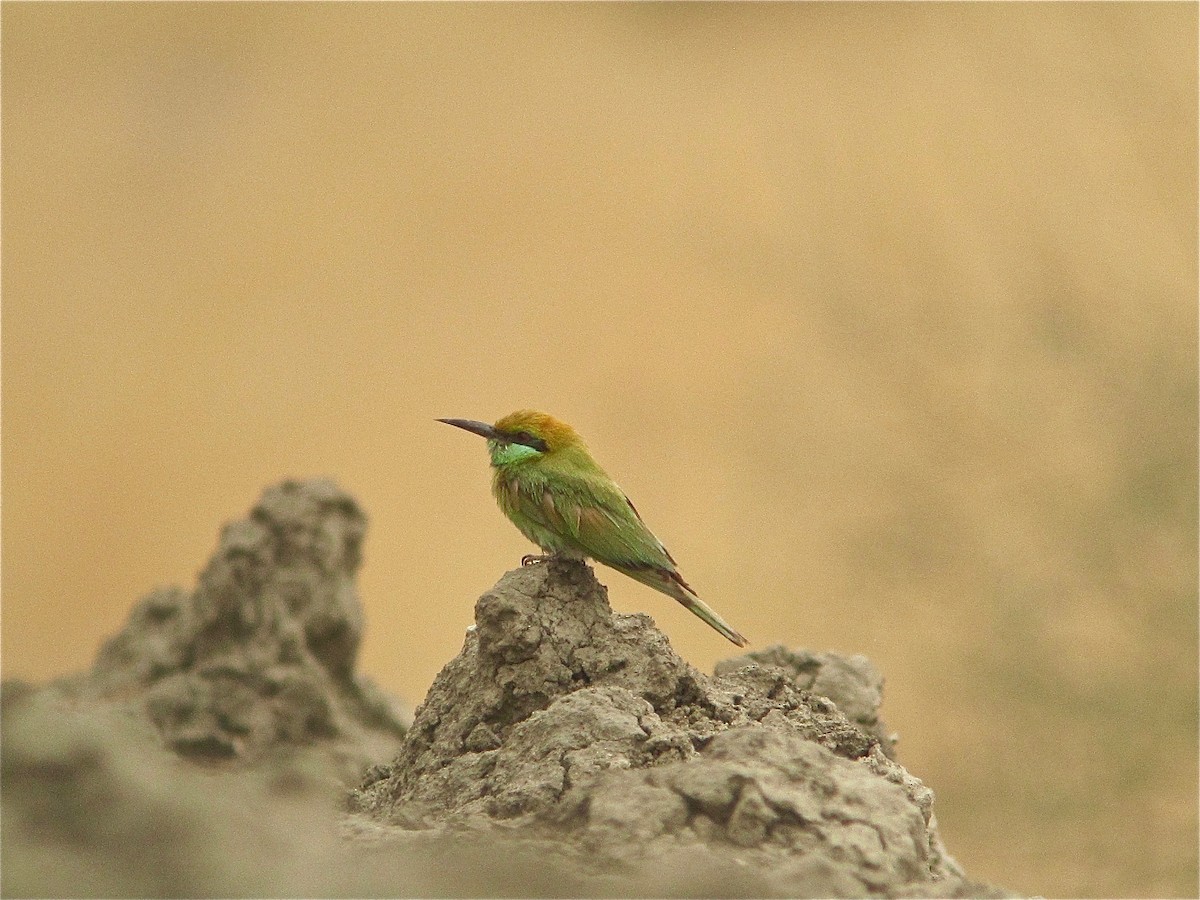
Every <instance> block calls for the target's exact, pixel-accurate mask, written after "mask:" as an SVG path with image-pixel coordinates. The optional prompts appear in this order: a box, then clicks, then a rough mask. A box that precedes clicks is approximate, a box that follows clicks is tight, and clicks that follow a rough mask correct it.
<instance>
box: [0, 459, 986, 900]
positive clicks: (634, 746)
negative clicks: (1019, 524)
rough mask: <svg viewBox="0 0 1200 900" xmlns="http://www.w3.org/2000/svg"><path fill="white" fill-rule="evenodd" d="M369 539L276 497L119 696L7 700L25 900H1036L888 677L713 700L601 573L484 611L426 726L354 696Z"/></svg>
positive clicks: (307, 492) (45, 692) (154, 598)
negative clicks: (917, 761) (986, 849)
mask: <svg viewBox="0 0 1200 900" xmlns="http://www.w3.org/2000/svg"><path fill="white" fill-rule="evenodd" d="M364 533H365V517H364V516H363V514H362V512H361V511H360V510H359V508H358V506H357V504H356V503H355V502H354V500H353V499H352V498H351V497H349V496H348V495H346V494H344V493H343V492H341V491H340V490H339V489H338V488H336V487H335V486H334V485H333V484H331V483H330V482H327V481H310V482H287V483H284V484H282V485H279V486H277V487H274V488H271V489H269V490H268V491H267V492H266V493H265V494H264V495H263V498H262V499H261V501H260V502H259V504H258V505H257V506H256V507H255V508H254V510H253V511H252V512H251V514H250V516H249V517H248V518H247V519H246V520H244V521H241V522H236V523H233V524H232V525H229V526H227V527H226V529H225V530H224V531H223V533H222V538H221V542H220V546H219V547H218V550H217V552H216V554H215V555H214V557H213V559H212V560H211V561H210V563H209V564H208V566H207V567H206V568H205V570H204V571H203V572H202V574H201V575H200V578H199V583H198V586H197V588H196V589H195V590H194V591H192V592H190V593H189V592H185V591H182V590H179V589H169V590H160V591H155V592H153V593H152V594H151V595H150V596H149V597H147V598H146V599H145V600H143V601H141V602H140V603H138V604H137V605H136V606H135V607H134V609H133V611H132V612H131V615H130V618H129V621H128V623H127V624H126V626H125V628H124V629H123V630H122V631H121V632H120V633H119V634H118V635H117V636H115V637H114V638H112V639H111V640H109V641H108V642H106V643H105V644H104V646H103V648H102V649H101V651H100V653H99V656H98V658H97V662H96V664H95V666H94V667H93V669H92V671H91V672H89V673H86V674H81V675H78V676H72V677H70V678H65V679H61V680H59V681H57V682H54V683H51V684H49V685H46V686H43V687H34V686H30V685H23V684H18V683H8V684H6V685H5V686H4V692H3V701H4V702H3V734H4V754H3V760H2V761H3V793H2V795H0V800H2V802H3V816H2V817H0V824H2V827H3V835H2V840H0V852H2V853H3V866H2V867H0V872H2V878H3V893H4V894H5V895H6V896H56V895H74V896H148V895H154V896H194V895H199V894H220V895H229V896H256V895H279V896H328V895H360V896H361V895H380V894H388V895H396V896H455V895H473V896H600V895H603V896H613V895H617V896H620V895H639V896H646V895H656V896H713V895H722V896H873V895H879V896H947V897H950V896H1007V894H1005V893H1004V892H1003V891H999V890H998V889H995V888H990V887H988V886H986V885H980V884H977V883H972V882H970V881H968V880H966V879H965V878H964V877H963V875H962V873H961V871H960V870H959V869H958V867H957V866H956V864H955V863H954V862H953V860H952V859H951V858H950V857H949V856H948V855H947V853H946V852H945V850H944V848H943V847H942V843H941V840H940V838H939V836H938V831H937V824H936V820H935V818H934V816H933V794H932V792H931V791H929V789H928V788H926V787H925V786H924V785H922V784H921V782H920V781H919V780H917V779H916V778H914V777H913V776H911V775H910V774H908V773H907V772H906V771H905V770H904V769H903V768H902V767H901V766H900V765H899V764H898V763H897V762H896V761H895V759H894V747H893V746H892V743H891V740H890V739H889V737H888V736H887V732H886V728H885V726H884V725H883V723H882V722H881V721H880V719H879V704H880V700H881V690H882V678H881V677H880V675H879V673H878V672H877V671H876V670H875V668H874V666H873V665H872V664H871V663H870V661H869V660H867V659H866V658H865V657H861V656H855V657H841V656H838V655H836V654H813V653H810V652H808V651H804V650H788V649H785V648H783V647H770V648H766V649H764V650H761V651H756V652H752V653H749V654H745V655H743V656H739V657H736V658H734V659H730V660H726V661H724V662H723V663H721V664H719V665H718V667H717V671H716V674H715V675H713V676H707V675H705V674H703V673H700V672H698V671H697V670H696V669H694V668H693V667H691V666H690V665H688V664H687V663H686V662H684V661H683V660H682V659H681V658H680V657H679V656H678V655H677V654H676V653H675V652H674V650H673V649H672V648H671V646H670V643H669V642H668V641H667V639H666V637H665V636H664V635H663V634H662V633H661V632H659V631H658V630H657V629H656V628H655V627H654V624H653V622H652V621H651V620H650V618H649V617H647V616H644V615H632V616H623V615H614V614H613V612H612V610H611V609H610V608H609V605H608V600H607V595H606V591H605V589H604V587H603V586H602V585H600V584H599V583H598V582H597V581H596V579H595V576H594V575H593V573H592V571H591V569H590V568H588V567H587V566H585V565H582V564H577V563H557V562H556V563H549V564H540V565H534V566H529V567H525V568H520V569H517V570H515V571H512V572H509V573H508V574H506V575H505V576H504V577H503V578H502V579H501V580H500V582H499V583H498V584H497V585H496V586H495V587H494V588H492V589H491V590H490V591H488V592H487V593H485V594H484V595H483V596H482V597H480V598H479V601H478V603H477V605H476V625H475V627H474V628H472V629H471V630H470V631H469V632H468V634H467V636H466V640H465V643H464V646H463V649H462V651H461V653H459V655H457V656H456V657H455V658H454V659H452V660H451V661H450V662H449V663H447V665H446V666H445V667H444V669H443V670H442V672H441V673H440V674H439V675H438V677H437V678H436V679H435V681H434V684H433V685H432V687H431V688H430V690H429V693H428V695H427V696H426V698H425V701H424V703H422V704H421V706H420V708H419V709H418V710H417V712H416V714H415V717H414V719H413V721H412V723H411V726H409V727H406V717H405V716H404V714H403V713H402V712H401V710H400V707H399V704H398V703H396V701H394V700H392V699H391V698H389V697H387V696H386V695H385V694H384V693H383V692H381V691H379V690H378V689H377V688H375V687H373V686H372V685H371V684H370V682H368V681H366V680H365V679H363V678H362V677H361V676H358V675H356V674H355V672H354V663H355V656H356V652H357V647H358V642H359V639H360V636H361V632H362V617H361V612H360V610H359V606H358V601H357V597H356V595H355V587H354V576H355V573H356V570H357V567H358V563H359V554H360V548H361V543H362V539H363V535H364ZM355 784H357V787H353V788H352V785H355ZM347 807H349V811H347Z"/></svg>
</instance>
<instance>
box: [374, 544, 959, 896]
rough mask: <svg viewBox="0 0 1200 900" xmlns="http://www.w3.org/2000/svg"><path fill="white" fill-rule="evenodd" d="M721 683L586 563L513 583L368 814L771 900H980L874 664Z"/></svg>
mask: <svg viewBox="0 0 1200 900" xmlns="http://www.w3.org/2000/svg"><path fill="white" fill-rule="evenodd" d="M719 672H720V674H718V675H717V676H715V677H711V678H710V677H706V676H705V675H703V674H701V673H700V672H698V671H696V670H695V669H694V668H692V667H691V666H690V665H688V664H687V663H686V662H684V661H683V660H682V659H680V658H679V656H678V655H677V654H676V653H675V652H674V651H673V650H672V649H671V646H670V644H669V643H668V642H667V640H666V638H665V637H664V636H663V635H662V633H661V632H659V631H658V630H657V629H656V628H655V627H654V625H653V623H652V622H651V620H650V619H649V618H648V617H647V616H643V615H634V616H620V615H614V614H613V613H612V610H611V609H610V608H609V605H608V601H607V597H606V593H605V589H604V588H603V587H602V586H601V585H600V584H599V583H598V582H597V581H596V580H595V577H594V576H593V574H592V571H591V569H590V568H588V567H587V566H585V565H583V564H581V563H572V562H553V563H550V564H540V565H534V566H529V567H526V568H523V569H519V570H517V571H514V572H510V573H508V574H507V575H506V576H505V577H504V578H503V579H502V580H501V581H500V583H499V584H497V585H496V587H495V588H493V589H492V590H491V591H489V592H487V593H486V594H484V595H483V596H482V597H481V598H480V599H479V602H478V604H477V605H476V627H475V628H474V629H473V630H472V631H471V632H470V633H469V634H468V636H467V639H466V643H465V646H464V647H463V650H462V652H461V653H460V654H459V655H458V657H456V658H455V659H454V660H453V661H451V662H450V663H449V664H448V665H447V666H446V667H445V668H444V669H443V670H442V672H441V673H440V674H439V675H438V677H437V679H436V680H435V682H434V684H433V687H432V688H431V689H430V691H429V695H428V696H427V698H426V700H425V703H424V704H423V705H422V706H421V707H420V708H419V709H418V710H417V713H416V716H415V720H414V722H413V725H412V728H411V729H410V731H409V733H408V735H407V736H406V738H405V740H404V744H403V746H402V748H401V751H400V754H399V756H398V757H397V759H396V760H395V761H394V763H393V764H392V765H390V766H387V767H381V768H379V769H376V770H373V771H372V772H371V773H370V774H369V776H368V778H367V779H366V780H365V781H364V783H363V785H362V786H361V787H360V788H359V789H358V791H356V792H355V795H354V802H355V806H356V808H357V809H358V810H359V811H360V812H361V813H362V814H363V815H365V816H367V817H369V818H370V819H372V820H374V821H377V822H382V823H388V824H391V825H395V826H399V827H402V828H406V829H410V830H415V831H420V830H435V831H436V830H439V829H442V830H444V829H446V828H455V829H468V830H472V829H481V828H482V829H487V828H496V827H501V828H504V829H506V830H508V831H509V833H513V834H522V835H526V836H528V837H530V838H531V839H536V838H541V839H545V838H550V837H553V838H554V839H556V840H559V841H563V842H565V845H566V846H567V847H568V848H569V849H571V850H573V851H575V852H577V853H578V855H579V858H580V859H582V860H586V861H587V862H586V864H587V865H588V866H589V867H593V868H594V869H596V870H597V871H603V870H606V869H608V868H611V867H612V866H614V865H615V866H617V867H618V868H619V867H621V866H622V865H627V866H630V867H631V868H632V869H637V868H638V867H640V866H644V864H645V863H646V861H647V860H653V859H655V858H656V856H659V855H661V854H664V853H666V854H678V853H680V852H683V851H689V850H690V851H696V850H702V851H703V852H704V854H705V855H708V856H710V857H714V856H715V857H718V858H720V859H722V860H724V861H725V862H727V863H728V864H729V866H730V867H731V870H732V871H737V870H738V869H739V868H740V867H748V869H749V870H751V871H754V872H756V873H758V874H759V875H760V876H762V879H761V880H760V881H758V882H757V883H756V884H755V885H754V888H755V889H757V890H759V891H762V890H766V891H768V892H770V893H787V892H788V889H789V887H790V889H791V890H792V891H800V892H802V893H812V894H837V895H847V894H849V895H859V894H902V893H906V892H910V891H913V892H917V893H931V892H939V893H940V892H950V893H953V892H955V891H956V890H960V889H962V888H963V886H964V885H963V882H962V880H961V879H962V873H961V871H960V870H959V869H958V867H957V866H956V865H955V863H954V862H953V861H952V860H951V859H950V858H949V856H948V855H947V854H946V853H945V851H944V850H943V848H942V844H941V841H940V839H939V837H938V833H937V826H936V823H935V821H934V818H933V814H932V802H933V795H932V792H931V791H929V789H927V788H926V787H924V786H923V785H922V784H921V783H920V781H918V780H917V779H916V778H914V777H912V776H911V775H909V774H908V773H907V772H905V771H904V769H903V768H901V767H900V766H899V765H898V764H897V763H896V762H895V761H894V760H893V759H891V757H890V755H889V754H890V751H891V743H890V741H889V740H888V739H887V738H886V737H885V736H884V735H883V732H882V726H881V725H880V723H879V721H878V705H879V699H880V686H881V680H880V678H879V675H878V673H877V672H876V671H875V669H874V667H873V666H871V664H870V663H869V662H868V661H867V660H866V659H865V658H862V657H856V658H851V659H844V658H842V657H837V656H833V655H825V656H814V655H812V654H808V653H805V652H796V653H793V652H789V651H787V650H784V649H783V648H778V647H777V648H771V649H769V650H766V651H763V652H761V653H751V654H747V655H745V656H742V657H739V658H738V659H735V660H730V661H728V662H726V663H723V664H722V666H721V667H720V670H719ZM816 685H821V686H822V687H823V688H824V689H825V691H826V693H827V694H832V695H834V696H836V698H837V701H838V702H839V703H841V704H842V705H843V706H844V707H845V708H846V709H847V710H850V711H851V713H852V715H853V716H854V717H855V721H851V720H850V719H848V718H847V717H846V716H845V715H843V713H842V712H841V711H840V710H839V708H838V706H836V705H835V703H834V702H831V700H830V699H829V698H828V697H827V696H820V695H818V694H816V693H814V692H813V691H812V688H813V687H814V686H816ZM764 873H765V874H764ZM743 888H744V889H745V888H750V885H749V884H745V885H743Z"/></svg>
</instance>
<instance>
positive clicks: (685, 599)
mask: <svg viewBox="0 0 1200 900" xmlns="http://www.w3.org/2000/svg"><path fill="white" fill-rule="evenodd" d="M613 568H614V569H616V570H617V571H619V572H622V573H624V574H625V575H628V576H629V577H630V578H633V579H635V580H637V581H640V582H641V583H642V584H646V585H649V586H650V587H652V588H654V589H655V590H656V591H661V592H662V593H664V594H666V595H667V596H668V597H673V598H674V599H676V600H678V601H679V602H680V603H682V604H683V605H684V606H685V607H687V608H688V609H689V610H690V611H691V612H692V613H693V614H695V615H697V616H699V617H700V618H701V619H703V620H704V621H705V622H707V623H708V624H709V625H710V626H711V627H712V628H713V629H715V630H716V631H718V632H720V633H721V634H722V635H724V636H725V637H726V638H727V639H729V640H731V641H733V643H735V644H737V645H738V646H739V647H745V646H746V645H747V644H749V643H750V642H749V641H747V640H746V639H745V638H744V637H742V636H741V635H740V634H738V633H737V632H736V631H734V630H733V628H731V627H730V625H729V623H728V622H726V621H725V620H724V619H722V618H721V617H720V616H719V615H717V613H716V610H714V609H713V608H712V607H711V606H709V605H708V604H707V603H705V602H704V601H703V600H701V599H700V598H699V597H697V596H696V592H695V591H693V590H692V589H691V587H690V586H689V585H688V583H687V582H686V581H684V580H683V579H682V578H681V577H680V576H679V573H678V572H672V571H671V570H670V569H658V568H639V569H634V568H628V569H627V568H625V567H623V566H613Z"/></svg>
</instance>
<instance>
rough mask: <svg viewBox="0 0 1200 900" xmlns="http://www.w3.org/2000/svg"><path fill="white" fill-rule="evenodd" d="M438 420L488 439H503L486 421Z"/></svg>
mask: <svg viewBox="0 0 1200 900" xmlns="http://www.w3.org/2000/svg"><path fill="white" fill-rule="evenodd" d="M438 421H439V422H445V423H446V424H447V425H453V426H454V427H455V428H461V429H463V430H464V431H469V432H471V434H477V435H479V436H480V437H485V438H487V439H488V440H489V441H499V440H503V438H501V437H500V435H499V433H498V432H497V431H496V429H495V428H493V427H492V426H491V425H489V424H488V423H487V422H475V421H472V420H471V419H438Z"/></svg>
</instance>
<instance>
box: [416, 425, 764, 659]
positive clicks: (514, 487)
mask: <svg viewBox="0 0 1200 900" xmlns="http://www.w3.org/2000/svg"><path fill="white" fill-rule="evenodd" d="M438 421H439V422H445V423H446V424H447V425H454V426H456V427H458V428H463V429H466V430H467V431H470V432H472V433H474V434H478V435H480V436H482V437H485V438H487V442H488V443H487V446H488V453H490V454H491V457H492V493H493V494H494V495H495V496H496V502H497V503H499V504H500V509H501V510H503V511H504V514H505V515H506V516H508V517H509V519H511V520H512V523H513V524H514V525H516V526H517V528H518V529H520V531H521V533H522V534H523V535H525V537H527V538H529V539H530V540H531V541H533V542H534V543H535V544H537V545H538V546H539V547H541V548H542V550H544V551H545V552H546V553H547V554H549V555H554V556H565V557H570V558H574V559H583V558H584V557H589V556H590V557H591V558H592V559H594V560H596V561H597V562H602V563H604V564H605V565H606V566H611V567H612V568H614V569H616V570H617V571H618V572H623V573H624V574H626V575H628V576H629V577H630V578H634V579H636V580H638V581H640V582H642V584H647V585H649V586H650V587H652V588H654V589H655V590H657V591H661V592H662V593H664V594H666V595H667V596H668V597H673V598H674V599H676V600H678V601H679V602H680V603H682V604H683V605H684V606H686V607H687V608H688V609H690V610H691V611H692V612H693V613H695V614H696V615H697V616H699V617H700V618H701V619H703V620H704V621H705V622H707V623H708V624H709V625H711V626H712V627H713V628H715V629H716V630H717V631H719V632H720V633H721V634H723V635H725V637H727V638H729V640H731V641H733V642H734V643H735V644H737V645H738V646H739V647H745V646H746V639H745V638H744V637H742V636H741V635H740V634H738V633H737V632H736V631H734V630H733V629H732V628H730V627H729V625H728V624H726V622H725V620H724V619H722V618H721V617H720V616H718V615H717V614H716V613H715V612H713V610H712V609H710V608H709V606H708V605H707V604H706V603H705V602H704V601H703V600H701V599H700V598H699V597H697V596H696V593H695V591H693V590H692V589H691V588H690V587H689V586H688V583H687V582H686V581H684V580H683V576H681V575H680V574H679V570H678V569H677V568H676V567H675V560H673V559H672V558H671V554H670V553H668V552H667V548H666V547H664V546H663V545H662V541H660V540H659V539H658V538H656V537H655V536H654V535H653V534H652V533H651V531H650V529H649V528H647V527H646V524H645V523H644V522H643V521H642V517H641V516H640V515H638V511H637V510H636V509H634V506H633V503H632V502H630V500H629V498H628V497H626V496H625V494H624V493H623V492H622V491H621V489H620V488H619V487H617V484H616V482H615V481H613V480H612V479H611V478H609V477H608V474H607V473H606V472H605V471H604V470H603V469H601V468H600V466H598V465H597V464H596V461H595V460H593V459H592V456H591V454H590V453H588V449H587V447H586V446H584V443H583V440H582V439H581V438H580V437H579V435H578V434H576V432H575V429H574V428H572V427H571V426H570V425H568V424H567V423H566V422H560V421H559V420H558V419H555V418H554V417H552V416H548V415H546V414H545V413H540V412H534V411H532V410H521V411H519V412H515V413H512V414H511V415H507V416H505V417H504V418H503V419H501V420H500V421H499V422H497V423H496V424H495V425H488V424H487V423H486V422H473V421H471V420H469V419H438ZM527 559H529V558H528V557H527Z"/></svg>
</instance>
